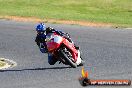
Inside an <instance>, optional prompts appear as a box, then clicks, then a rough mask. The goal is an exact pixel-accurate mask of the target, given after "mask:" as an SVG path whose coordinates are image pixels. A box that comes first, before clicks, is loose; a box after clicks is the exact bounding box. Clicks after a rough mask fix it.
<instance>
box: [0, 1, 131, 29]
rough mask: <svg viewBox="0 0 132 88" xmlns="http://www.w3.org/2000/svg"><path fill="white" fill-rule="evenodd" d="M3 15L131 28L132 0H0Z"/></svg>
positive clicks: (0, 11)
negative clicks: (110, 24) (102, 23)
mask: <svg viewBox="0 0 132 88" xmlns="http://www.w3.org/2000/svg"><path fill="white" fill-rule="evenodd" d="M0 15H1V16H4V15H6V16H23V17H25V16H26V17H37V18H41V19H45V18H46V19H63V20H77V21H88V22H104V23H113V24H116V25H120V26H131V27H132V0H0Z"/></svg>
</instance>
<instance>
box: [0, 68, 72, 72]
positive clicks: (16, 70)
mask: <svg viewBox="0 0 132 88" xmlns="http://www.w3.org/2000/svg"><path fill="white" fill-rule="evenodd" d="M67 68H72V67H49V68H48V67H47V68H31V69H13V70H11V69H10V70H0V72H21V71H35V70H37V71H41V70H50V69H51V70H52V69H67Z"/></svg>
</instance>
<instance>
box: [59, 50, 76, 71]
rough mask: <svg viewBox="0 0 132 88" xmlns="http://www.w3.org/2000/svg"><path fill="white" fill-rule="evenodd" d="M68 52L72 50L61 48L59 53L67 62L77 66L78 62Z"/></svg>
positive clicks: (74, 66)
mask: <svg viewBox="0 0 132 88" xmlns="http://www.w3.org/2000/svg"><path fill="white" fill-rule="evenodd" d="M68 53H70V52H69V51H68V50H67V49H65V50H64V49H61V50H60V53H59V54H60V56H61V57H62V58H63V59H65V61H66V63H68V64H69V65H70V66H71V67H73V68H76V67H77V64H76V63H75V62H74V61H73V58H72V57H70V55H68ZM70 54H71V53H70Z"/></svg>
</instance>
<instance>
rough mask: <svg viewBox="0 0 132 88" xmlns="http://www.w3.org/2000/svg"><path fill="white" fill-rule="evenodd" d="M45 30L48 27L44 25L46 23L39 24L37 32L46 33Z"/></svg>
mask: <svg viewBox="0 0 132 88" xmlns="http://www.w3.org/2000/svg"><path fill="white" fill-rule="evenodd" d="M45 29H46V26H45V25H44V23H40V24H38V25H37V27H36V31H37V32H44V31H45Z"/></svg>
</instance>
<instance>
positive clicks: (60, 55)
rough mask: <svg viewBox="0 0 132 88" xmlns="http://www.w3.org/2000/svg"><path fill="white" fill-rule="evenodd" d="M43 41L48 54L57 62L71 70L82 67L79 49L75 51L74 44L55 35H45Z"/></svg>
mask: <svg viewBox="0 0 132 88" xmlns="http://www.w3.org/2000/svg"><path fill="white" fill-rule="evenodd" d="M45 41H46V45H47V49H48V52H49V53H51V54H52V55H54V56H55V57H56V58H57V59H58V61H60V62H62V63H63V64H65V65H70V66H71V67H73V68H76V67H77V66H80V65H81V66H82V65H83V62H82V58H81V55H80V51H79V49H76V48H75V46H74V44H73V43H71V42H69V41H68V40H67V39H66V38H64V37H62V36H60V35H57V34H56V33H49V34H47V35H46V39H45Z"/></svg>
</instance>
